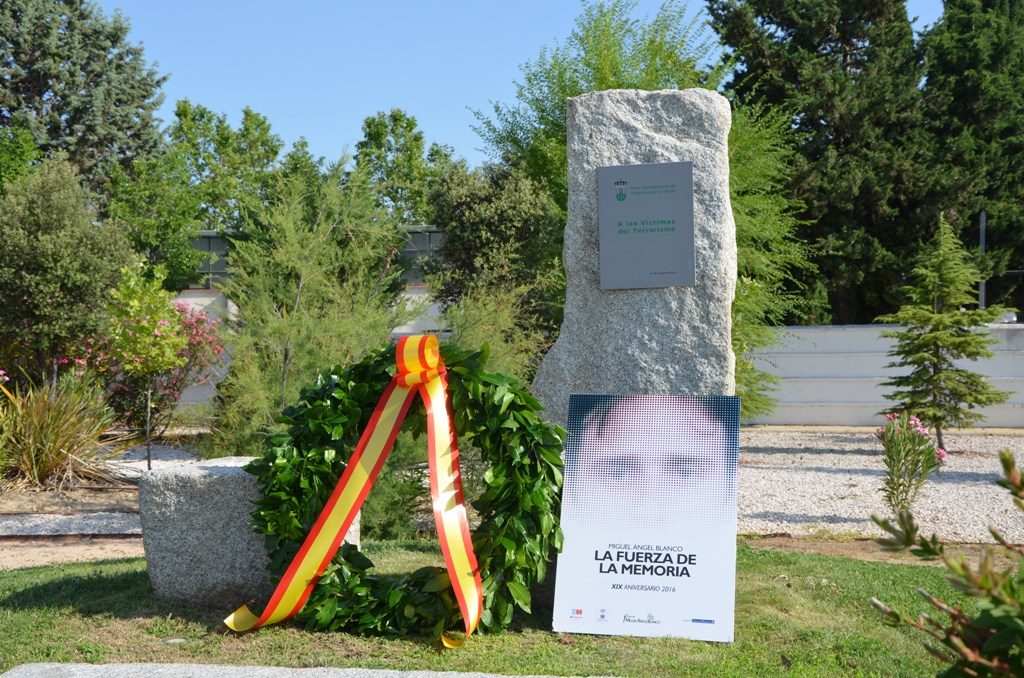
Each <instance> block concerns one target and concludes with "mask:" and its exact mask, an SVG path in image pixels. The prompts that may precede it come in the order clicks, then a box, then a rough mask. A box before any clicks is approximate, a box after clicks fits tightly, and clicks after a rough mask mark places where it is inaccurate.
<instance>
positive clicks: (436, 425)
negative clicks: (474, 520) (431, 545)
mask: <svg viewBox="0 0 1024 678" xmlns="http://www.w3.org/2000/svg"><path fill="white" fill-rule="evenodd" d="M395 362H396V364H397V366H398V372H397V373H396V374H395V376H394V378H393V379H392V380H391V383H389V384H388V386H387V388H386V389H384V394H383V395H382V396H381V397H380V400H379V401H378V402H377V407H376V408H375V409H374V411H373V414H372V415H371V416H370V421H369V423H368V424H367V425H366V429H365V430H364V431H363V435H362V437H360V439H359V444H358V445H356V449H355V452H354V453H353V454H352V458H351V459H349V462H348V466H346V467H345V472H344V473H343V474H342V476H341V479H340V480H338V484H337V485H336V486H335V488H334V491H333V492H332V493H331V497H330V499H329V500H328V501H327V504H326V505H325V506H324V509H323V511H322V512H321V513H320V516H319V517H318V518H317V520H316V523H314V524H313V529H311V530H310V532H309V534H308V535H307V536H306V540H305V541H304V542H303V543H302V547H301V548H300V549H299V552H298V553H297V554H296V555H295V558H294V559H293V560H292V562H291V564H290V565H289V566H288V569H287V571H286V572H285V574H284V576H283V577H282V578H281V581H280V582H279V583H278V585H277V588H276V589H275V590H274V594H273V595H272V596H271V598H270V602H269V603H267V606H266V607H265V608H264V610H263V614H261V615H260V616H259V617H257V616H256V615H254V614H253V613H252V612H250V611H249V608H248V606H245V605H243V606H242V607H240V608H238V609H237V610H235V611H234V612H233V613H232V614H231V615H230V616H229V617H228V618H227V619H225V620H224V623H225V624H227V626H228V627H229V628H231V629H232V630H234V631H240V632H241V631H248V630H250V629H255V628H259V627H260V626H264V625H266V624H276V623H277V622H280V621H284V620H285V619H289V618H290V617H293V616H294V615H296V614H298V612H299V610H301V609H302V606H303V605H305V604H306V601H307V600H309V595H310V593H311V592H312V591H313V587H314V586H316V582H317V580H318V579H319V578H320V575H322V574H323V572H324V569H326V567H327V564H328V563H330V562H331V559H332V558H333V557H334V554H335V552H336V551H337V550H338V547H339V546H340V545H341V542H342V540H343V539H344V537H345V534H346V533H347V532H348V528H349V526H350V525H351V524H352V521H353V520H354V519H355V516H356V513H358V511H359V508H360V507H361V506H362V505H363V501H364V500H365V499H366V496H367V495H368V494H369V493H370V488H371V487H373V483H374V481H375V480H376V479H377V475H378V474H379V473H380V470H381V468H382V467H383V466H384V461H385V460H386V459H387V456H388V453H390V452H391V448H392V446H393V445H394V443H395V438H397V437H398V431H399V428H400V427H401V425H402V421H403V420H404V419H405V415H406V413H407V412H408V411H409V407H410V406H411V405H412V402H413V400H414V399H415V397H416V395H417V394H419V396H420V397H421V398H423V402H424V404H425V405H426V408H427V454H428V457H429V461H430V496H431V499H432V500H433V507H434V522H435V523H436V524H437V533H438V536H439V538H440V542H441V551H442V553H444V562H445V564H446V565H447V568H448V576H449V577H450V578H451V581H452V588H453V590H454V591H455V597H456V599H457V600H458V601H459V609H460V610H462V618H463V620H464V621H465V624H466V637H467V638H468V637H469V635H470V634H471V633H473V630H474V629H475V628H476V627H477V625H478V624H479V623H480V615H481V613H482V612H483V585H482V584H481V582H480V570H479V567H478V566H477V562H476V555H475V554H474V553H473V543H472V541H471V539H470V534H469V522H468V520H467V518H466V507H465V504H464V501H463V495H462V478H461V475H460V473H459V448H458V444H457V442H456V439H455V426H454V424H453V422H452V417H451V415H450V414H449V402H448V381H447V378H446V375H445V366H444V361H443V360H442V359H441V354H440V351H439V350H438V345H437V337H435V336H433V335H416V336H411V337H403V338H402V339H400V340H399V341H398V347H397V348H396V351H395ZM442 641H443V642H444V644H445V645H447V646H448V647H457V646H459V645H461V644H462V643H463V642H464V639H457V638H452V637H449V636H442Z"/></svg>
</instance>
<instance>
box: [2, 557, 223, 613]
mask: <svg viewBox="0 0 1024 678" xmlns="http://www.w3.org/2000/svg"><path fill="white" fill-rule="evenodd" d="M110 565H121V566H123V567H124V571H120V572H110V567H109V566H110ZM89 566H91V567H92V571H91V572H88V573H84V574H80V573H78V572H75V571H76V570H78V571H80V570H82V569H84V568H85V566H83V565H76V566H74V567H73V568H60V569H58V570H56V571H53V570H49V571H46V570H43V569H42V568H29V569H25V570H21V571H15V572H14V573H13V574H12V573H7V574H8V576H10V577H11V578H12V579H13V581H12V582H11V583H12V584H13V586H10V585H9V586H4V587H2V588H0V609H8V610H11V611H24V610H29V609H39V610H44V609H45V610H53V609H57V610H60V609H72V610H74V611H75V612H77V613H78V614H80V615H82V616H87V617H90V616H110V617H115V618H119V619H141V618H164V617H167V616H168V615H174V616H175V617H179V618H181V619H184V620H188V621H192V622H196V623H199V624H202V625H204V626H207V627H208V629H209V630H213V629H214V628H215V627H218V626H219V625H220V623H221V619H222V617H223V612H224V611H223V610H214V609H204V608H200V607H195V606H190V605H188V604H187V603H176V602H172V601H162V600H157V599H155V598H154V597H153V589H152V587H151V586H150V583H149V576H148V575H147V574H146V570H145V568H144V567H142V568H139V569H135V568H134V567H133V561H124V560H107V561H97V562H96V563H90V564H89ZM96 566H104V567H103V569H102V570H101V569H99V568H98V567H96ZM68 569H72V572H73V573H68V571H67V570H68ZM40 574H41V575H42V576H41V577H37V580H36V581H35V583H28V584H27V585H20V582H19V579H21V580H31V578H32V577H33V575H40Z"/></svg>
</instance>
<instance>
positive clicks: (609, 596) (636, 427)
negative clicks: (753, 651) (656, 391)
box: [552, 395, 739, 641]
mask: <svg viewBox="0 0 1024 678" xmlns="http://www.w3.org/2000/svg"><path fill="white" fill-rule="evenodd" d="M738 452H739V399H738V398H736V397H734V396H672V395H636V396H607V395H572V396H570V400H569V427H568V438H567V442H566V458H565V465H566V468H565V481H564V485H563V489H562V523H561V524H562V530H563V532H564V535H565V542H564V546H563V549H562V553H561V554H559V557H558V569H557V578H556V582H555V609H554V618H553V622H552V627H553V628H554V630H556V631H567V632H578V633H598V634H609V635H637V636H679V637H684V638H693V639H697V640H713V641H731V640H732V639H733V617H734V601H735V584H736V475H737V461H738Z"/></svg>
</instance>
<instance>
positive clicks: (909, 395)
mask: <svg viewBox="0 0 1024 678" xmlns="http://www.w3.org/2000/svg"><path fill="white" fill-rule="evenodd" d="M911 280H912V281H911V284H910V285H909V286H907V287H905V288H904V294H905V295H906V299H907V301H906V303H905V304H904V305H903V306H901V307H900V309H899V311H897V312H896V313H892V314H889V315H884V316H881V317H880V318H878V320H879V321H881V322H886V323H897V324H899V325H905V326H906V327H905V328H904V329H896V330H887V331H883V332H882V336H885V337H889V338H891V339H895V340H896V345H895V346H894V347H893V350H892V351H891V352H890V353H889V355H890V356H891V357H894V358H896V359H897V360H896V361H894V362H892V363H890V364H889V365H888V367H895V368H905V369H909V372H908V373H907V374H905V375H903V376H899V377H895V378H894V379H892V380H890V381H887V382H885V384H884V385H885V386H893V387H895V388H896V390H895V391H893V392H892V393H891V394H890V395H888V396H887V398H888V399H889V400H894V401H897V402H898V403H899V404H898V405H896V406H894V407H893V408H892V409H891V410H889V411H891V412H908V413H910V414H914V415H917V417H918V418H919V419H920V420H921V421H923V422H924V423H925V424H927V425H929V426H931V427H933V428H934V429H935V435H936V437H937V438H938V443H939V447H941V448H945V447H946V445H945V441H944V440H943V431H944V430H945V429H947V428H949V427H951V426H969V425H971V424H973V423H975V422H978V421H981V420H982V419H983V418H984V417H983V416H982V415H981V414H979V413H978V412H975V411H974V409H975V408H977V407H984V406H986V405H995V404H998V403H1001V402H1004V401H1005V400H1006V398H1007V397H1008V395H1009V394H1008V393H1007V392H1005V391H998V390H996V389H994V388H992V386H991V385H990V384H989V383H988V381H987V380H986V379H985V377H984V376H983V375H980V374H977V373H976V372H971V371H970V370H967V369H965V368H963V367H958V366H957V365H956V361H959V360H970V361H975V360H979V359H981V358H989V357H991V356H992V352H991V351H990V350H989V347H990V346H991V345H992V339H991V338H990V337H989V336H988V334H987V332H985V331H984V329H979V328H983V327H984V325H985V324H986V323H990V322H992V321H994V320H995V319H996V318H997V317H998V316H999V315H1001V314H1002V313H1005V312H1006V309H1005V308H1001V307H998V306H993V307H989V308H985V309H979V308H975V309H966V310H965V309H964V308H963V307H964V306H971V305H973V304H974V303H975V301H976V299H975V297H974V289H975V285H977V283H978V282H979V281H980V280H981V274H980V273H979V272H978V269H977V267H975V266H974V264H973V263H972V262H971V258H970V254H968V252H967V251H966V250H965V249H964V247H963V245H962V244H961V242H960V239H959V238H958V237H957V236H956V234H955V233H954V232H953V229H952V228H951V227H950V225H949V223H948V222H947V221H946V220H945V219H944V218H941V217H940V219H939V228H938V231H937V232H936V234H935V238H934V240H933V242H932V243H931V244H930V246H928V247H927V248H925V249H924V250H923V251H922V253H921V255H920V256H919V257H918V260H917V265H916V266H915V268H914V271H913V273H912V275H911Z"/></svg>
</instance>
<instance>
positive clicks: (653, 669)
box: [0, 541, 962, 676]
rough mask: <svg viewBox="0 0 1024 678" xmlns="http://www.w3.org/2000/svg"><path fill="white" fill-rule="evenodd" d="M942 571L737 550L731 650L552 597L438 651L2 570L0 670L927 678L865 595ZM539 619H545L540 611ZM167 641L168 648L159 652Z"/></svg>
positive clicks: (435, 556) (926, 580)
mask: <svg viewBox="0 0 1024 678" xmlns="http://www.w3.org/2000/svg"><path fill="white" fill-rule="evenodd" d="M365 551H366V553H367V554H368V555H369V556H370V557H371V558H373V559H374V561H375V562H376V563H377V565H378V568H379V569H380V570H382V571H392V572H393V571H403V570H408V569H411V568H415V567H419V566H420V565H423V564H428V563H435V564H439V563H440V554H439V553H438V552H437V546H436V544H430V543H428V542H383V543H367V544H366V545H365ZM943 572H944V570H943V569H941V568H934V567H924V566H919V565H902V564H898V565H897V564H889V563H878V562H862V561H858V560H851V559H847V558H838V557H831V556H821V555H811V554H804V553H789V552H783V551H773V550H764V549H759V548H754V547H751V546H748V545H746V544H744V543H742V541H741V543H740V548H739V567H738V582H737V598H736V642H735V643H731V644H716V643H705V642H695V641H687V640H681V639H665V638H661V639H656V638H626V637H607V636H587V635H570V634H555V633H552V632H550V630H549V629H550V623H551V616H550V590H547V591H538V592H537V593H536V594H535V595H536V598H537V600H536V601H535V605H534V609H535V614H534V615H532V616H525V615H524V616H522V617H521V618H518V619H517V620H516V622H515V625H514V628H513V629H512V630H511V631H509V632H507V633H503V634H500V635H489V636H474V637H473V638H471V639H470V641H469V642H468V643H467V644H466V645H465V646H464V647H463V648H462V649H460V650H456V651H449V652H440V651H438V650H437V649H436V647H435V645H434V644H432V643H431V642H430V641H429V640H428V639H424V638H410V639H394V638H377V637H361V636H353V635H348V634H343V633H334V634H325V633H310V632H306V631H302V630H301V629H298V628H294V627H289V626H287V625H285V626H279V627H271V628H267V629H262V630H260V631H257V632H255V633H250V634H247V635H242V636H236V635H234V634H230V633H224V632H223V630H222V629H221V628H220V620H221V619H222V618H223V617H224V616H225V615H226V614H227V613H228V612H230V610H227V609H217V610H202V609H188V608H184V607H182V606H180V605H173V604H168V603H162V602H158V601H155V600H153V598H152V597H151V592H150V586H149V580H148V579H147V577H146V565H145V561H143V560H141V559H133V560H117V561H105V562H101V563H81V564H72V565H60V566H52V567H41V568H28V569H23V570H14V571H10V572H0V630H2V632H0V671H4V670H6V669H9V668H11V667H12V666H15V665H17V664H23V663H26V662H43V661H51V662H52V661H56V662H96V663H104V662H178V663H228V664H268V665H281V666H298V667H302V666H362V667H373V668H392V669H430V670H442V671H444V670H448V671H457V670H467V671H469V670H473V671H486V672H494V673H509V674H512V673H520V674H522V673H526V674H545V673H550V674H562V675H587V674H602V675H619V676H626V675H632V676H670V675H683V676H687V675H694V676H696V675H700V676H740V675H752V676H754V675H756V676H763V675H801V676H836V675H879V676H895V675H908V676H920V675H930V674H934V673H935V672H936V670H937V669H938V668H939V667H940V666H941V665H940V664H939V663H938V662H937V661H936V660H934V659H932V658H931V657H930V656H929V655H928V654H927V653H926V652H925V650H924V649H923V647H922V646H921V644H920V638H919V637H918V636H917V635H915V634H912V633H910V632H909V631H906V630H904V629H892V628H889V627H886V626H884V625H883V624H882V620H881V617H880V615H878V613H876V612H875V611H874V609H873V608H872V607H871V605H870V604H869V602H868V599H869V598H870V597H871V596H877V597H879V598H881V599H882V600H884V601H886V602H888V603H890V604H893V605H895V606H897V607H899V608H902V609H904V610H907V611H911V612H915V613H916V612H917V611H923V610H924V609H925V608H926V606H927V603H925V601H923V600H922V599H921V598H920V597H919V596H918V595H917V594H916V593H915V590H916V589H917V588H918V587H922V588H925V589H927V590H929V591H931V592H934V593H937V594H939V595H942V596H945V597H947V599H950V600H956V601H962V598H960V597H959V596H957V595H956V594H954V593H953V591H952V589H951V587H950V586H949V584H948V583H946V581H945V580H944V578H943ZM545 608H546V609H545ZM169 640H170V641H171V642H167V641H169Z"/></svg>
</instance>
